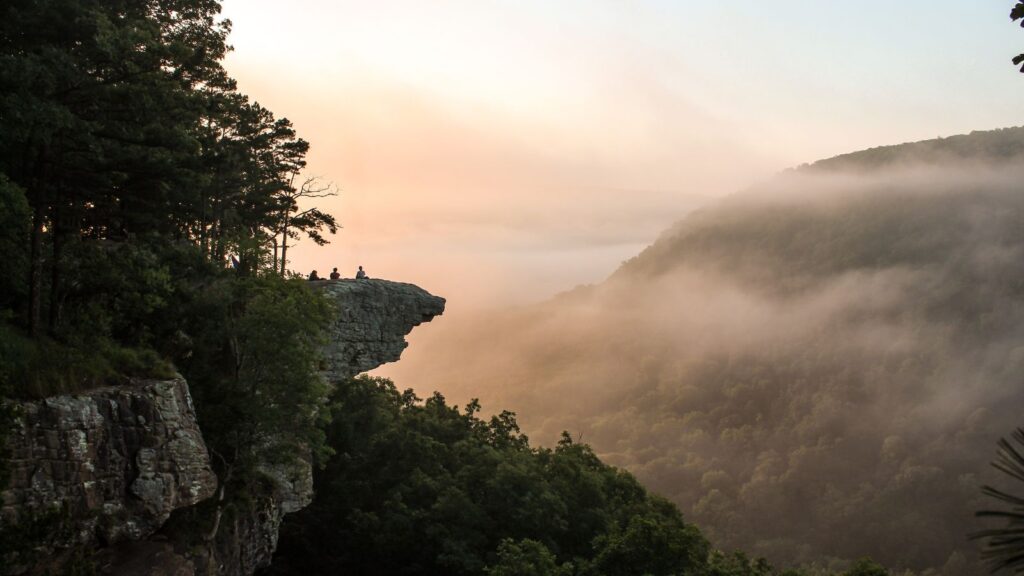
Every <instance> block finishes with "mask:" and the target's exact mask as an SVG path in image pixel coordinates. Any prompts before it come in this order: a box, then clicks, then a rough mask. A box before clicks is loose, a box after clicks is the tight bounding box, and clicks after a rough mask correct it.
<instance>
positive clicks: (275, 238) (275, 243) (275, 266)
mask: <svg viewBox="0 0 1024 576" xmlns="http://www.w3.org/2000/svg"><path fill="white" fill-rule="evenodd" d="M271 242H273V243H274V260H273V265H274V273H275V274H276V273H277V236H274V237H273V238H271Z"/></svg>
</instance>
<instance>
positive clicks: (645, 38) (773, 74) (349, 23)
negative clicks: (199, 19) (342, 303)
mask: <svg viewBox="0 0 1024 576" xmlns="http://www.w3.org/2000/svg"><path fill="white" fill-rule="evenodd" d="M725 4H728V6H726V5H725ZM764 4H765V3H760V2H738V3H722V2H717V1H713V0H692V1H678V2H657V1H649V2H613V1H598V0H594V1H585V2H584V1H576V0H573V1H568V0H567V1H564V2H511V1H507V2H499V1H491V0H478V1H465V2H456V1H446V2H391V1H382V2H348V1H342V2H330V1H326V0H295V1H292V2H288V3H282V2H271V1H270V0H227V1H226V2H224V8H225V16H227V17H228V18H230V19H231V20H232V21H233V22H234V32H233V34H232V36H231V39H230V41H231V43H232V44H233V45H234V46H235V52H233V53H232V54H231V55H230V56H229V58H228V60H227V67H228V70H229V71H230V72H231V73H232V74H233V75H234V76H235V77H236V78H237V79H238V80H239V87H240V89H241V90H242V91H243V92H245V93H247V94H249V95H250V96H252V97H253V98H254V99H255V100H257V101H259V102H260V103H261V104H263V105H265V106H267V107H269V108H270V109H271V110H273V111H274V112H275V113H276V114H277V115H278V116H285V117H288V118H290V119H291V120H292V121H293V122H294V123H295V125H296V127H297V128H298V130H299V132H300V134H301V135H302V136H303V137H305V138H306V139H307V140H309V141H310V142H311V143H312V151H311V154H310V156H309V171H310V173H311V174H316V175H320V176H322V177H323V178H325V179H326V180H329V181H333V182H335V183H336V184H337V185H338V186H339V187H340V189H341V195H340V196H339V197H337V198H334V199H330V200H329V201H327V202H324V204H325V207H326V208H328V209H329V210H330V211H332V212H333V213H334V214H335V215H336V216H337V217H338V219H339V221H340V222H341V223H342V225H343V226H344V229H343V230H341V231H340V232H339V234H338V235H337V236H335V237H333V238H332V243H331V244H330V245H328V246H325V247H322V248H318V247H315V246H313V245H312V244H311V243H308V242H307V243H304V244H302V245H300V246H299V247H298V249H296V250H295V251H294V252H292V253H291V255H292V256H293V257H294V259H293V261H292V267H293V268H294V269H296V270H300V271H303V272H308V271H309V270H310V269H311V268H316V269H318V270H319V271H320V272H321V274H323V273H325V272H327V271H329V269H330V268H331V267H333V266H338V267H339V268H340V270H341V272H342V273H343V274H345V275H351V274H352V273H353V271H354V270H355V267H356V266H357V265H359V264H362V265H363V266H365V267H366V268H367V270H368V271H369V272H370V274H371V275H373V276H376V277H385V278H389V279H393V280H402V281H409V282H414V283H417V284H420V285H422V286H424V287H425V288H427V289H429V290H431V291H432V292H435V293H437V294H440V295H443V296H446V297H447V298H448V299H449V310H460V309H470V308H478V307H483V308H486V307H492V306H503V305H507V304H508V303H523V302H529V301H533V300H538V299H542V298H545V297H547V296H549V295H550V294H553V293H555V292H558V291H561V290H565V289H569V288H571V287H573V286H574V285H576V284H580V283H590V282H597V281H600V280H601V279H603V278H604V277H605V276H607V275H608V274H609V273H610V272H611V271H612V270H614V268H615V267H616V266H617V265H618V263H619V262H620V261H621V260H623V259H626V258H628V257H630V256H632V255H635V254H636V253H637V252H639V251H640V250H641V249H642V248H643V247H644V246H645V245H646V244H648V243H650V242H651V241H652V240H653V239H654V238H655V237H656V236H657V235H658V233H660V232H661V231H662V230H663V229H664V228H666V227H667V226H668V225H670V224H671V223H672V222H673V221H674V220H676V219H678V218H679V217H680V216H682V215H683V214H685V213H686V211H688V210H690V209H692V208H693V207H694V206H696V205H698V204H699V203H700V202H702V201H704V199H706V198H709V197H715V196H720V195H722V194H726V193H729V192H731V191H734V190H736V189H738V188H740V187H743V186H745V185H748V184H750V183H751V182H753V181H754V180H757V179H760V178H764V177H767V176H768V175H770V174H772V173H774V172H775V171H777V170H780V169H782V168H785V167H787V166H789V165H792V164H796V163H799V162H804V161H811V160H814V159H817V158H820V157H825V156H829V155H833V154H836V153H841V152H845V151H851V150H855V149H859V148H865V147H869V146H873V145H879V144H887V143H895V142H902V141H907V140H916V139H922V138H929V137H934V136H938V135H949V134H954V133H959V132H965V131H970V130H972V129H987V128H994V127H999V126H1006V125H1014V124H1019V123H1021V122H1020V118H1021V114H1020V111H1019V110H1018V106H1016V105H1015V103H1016V102H1017V101H1019V98H1017V97H1016V96H1015V95H1019V94H1020V90H1021V89H1022V88H1024V85H1022V84H1020V83H1021V82H1024V79H1022V78H1018V77H1017V76H1016V75H1015V74H1014V72H1013V69H1012V67H1010V66H1009V65H1008V63H1007V60H1008V58H1009V56H1011V55H1012V54H1015V53H1016V52H1015V50H1016V48H1017V46H1016V44H1020V45H1021V46H1024V35H1020V34H1017V29H1016V28H1015V27H1014V26H1012V25H1010V23H1009V22H1008V19H1007V18H1006V14H1005V12H1007V11H1008V10H1009V4H1007V6H1006V8H1005V10H1004V9H1003V6H1002V4H1000V3H999V2H994V1H992V2H984V3H978V2H976V1H972V2H967V1H966V0H965V1H963V2H957V1H952V0H947V1H942V2H934V1H932V2H925V1H924V0H909V1H907V2H904V3H900V4H899V5H898V6H895V7H894V6H893V5H892V3H891V2H881V1H880V0H869V1H866V2H862V3H859V4H858V5H857V6H854V7H850V5H849V3H839V2H827V1H826V2H821V1H816V2H810V1H798V0H782V1H780V2H777V3H770V4H771V6H770V7H768V6H765V5H764ZM982 4H991V6H981V5H982ZM926 8H927V10H926ZM983 8H984V9H983Z"/></svg>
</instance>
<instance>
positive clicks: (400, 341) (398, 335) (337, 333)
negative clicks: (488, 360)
mask: <svg viewBox="0 0 1024 576" xmlns="http://www.w3.org/2000/svg"><path fill="white" fill-rule="evenodd" d="M314 286H315V287H316V288H318V289H320V290H321V291H322V292H323V293H324V294H325V295H327V297H328V298H329V299H330V300H331V301H332V302H333V303H334V304H335V306H336V308H337V315H336V316H335V318H334V320H333V322H332V324H331V329H330V337H331V340H330V343H329V344H328V345H327V347H326V349H325V350H324V361H325V366H324V370H323V372H324V376H325V377H326V378H327V380H328V381H330V382H338V381H341V380H346V379H348V378H351V377H353V376H355V375H357V374H361V373H363V372H367V371H369V370H373V369H374V368H377V367H378V366H380V365H382V364H386V363H388V362H395V361H396V360H398V359H399V357H401V355H402V351H403V350H405V348H406V346H408V345H409V344H408V343H407V342H406V341H405V336H406V335H407V334H409V332H411V331H412V329H413V328H415V327H416V326H419V325H420V324H422V323H423V322H430V320H431V319H432V318H434V316H439V315H440V314H441V313H443V312H444V304H445V301H444V298H441V297H439V296H434V295H432V294H430V293H429V292H427V291H426V290H424V289H422V288H420V287H419V286H415V285H413V284H405V283H402V282H389V281H387V280H326V281H321V282H315V283H314Z"/></svg>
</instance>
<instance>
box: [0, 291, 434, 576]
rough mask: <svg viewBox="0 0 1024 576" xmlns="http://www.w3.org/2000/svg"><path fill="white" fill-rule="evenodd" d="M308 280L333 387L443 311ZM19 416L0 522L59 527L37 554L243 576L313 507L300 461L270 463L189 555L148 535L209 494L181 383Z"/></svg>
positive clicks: (119, 570) (168, 539) (94, 396)
mask: <svg viewBox="0 0 1024 576" xmlns="http://www.w3.org/2000/svg"><path fill="white" fill-rule="evenodd" d="M311 285H312V286H313V287H314V288H315V289H318V290H321V291H322V293H323V294H324V295H326V296H327V298H328V299H329V300H330V301H331V302H332V304H333V305H334V310H335V316H334V318H332V319H331V328H330V339H329V342H328V343H327V345H326V346H325V349H324V364H323V366H322V371H323V374H324V377H325V378H326V379H327V380H328V381H329V382H332V383H338V382H341V381H344V380H346V379H348V378H351V377H353V376H355V375H357V374H360V373H362V372H366V371H368V370H372V369H374V368H376V367H378V366H380V365H382V364H385V363H387V362H393V361H395V360H398V359H399V357H400V356H401V354H402V351H403V350H404V349H405V348H406V346H408V344H407V343H406V341H405V336H406V335H407V334H409V332H411V331H412V329H413V328H414V327H415V326H417V325H419V324H421V323H423V322H429V321H430V320H431V319H432V318H434V317H435V316H437V315H439V314H441V313H442V312H443V311H444V305H445V301H444V299H443V298H439V297H437V296H433V295H431V294H430V293H428V292H426V291H425V290H423V289H421V288H419V287H417V286H414V285H412V284H404V283H400V282H389V281H386V280H333V281H322V282H315V283H312V284H311ZM20 409H21V412H22V415H21V416H20V418H19V422H18V427H17V429H16V430H15V432H14V434H13V437H12V438H11V439H10V444H11V448H12V456H13V460H12V465H13V475H12V481H11V483H10V485H9V487H8V489H7V490H5V491H4V492H3V493H2V498H3V499H2V504H3V507H2V510H0V522H2V524H0V526H4V525H12V524H13V523H15V522H17V523H18V525H19V528H20V527H21V526H22V523H23V522H24V521H26V520H27V519H30V518H36V517H39V518H44V517H45V518H44V520H46V521H51V520H53V521H55V522H56V523H57V524H59V529H57V528H47V533H51V534H53V537H52V538H51V540H50V541H49V542H47V543H45V545H42V546H40V548H39V550H38V551H39V553H40V555H42V556H45V555H48V554H52V553H53V552H54V551H55V550H62V549H65V550H66V549H68V548H69V547H71V546H74V545H76V544H84V545H103V546H105V549H104V550H103V551H102V552H101V553H100V554H99V555H98V556H96V557H95V558H94V559H93V560H94V561H95V563H96V564H97V567H98V568H99V569H100V571H101V572H102V573H104V574H117V575H120V576H170V575H173V576H194V575H195V574H220V575H226V576H249V575H251V574H252V573H253V572H254V571H256V570H258V569H259V568H261V567H264V566H266V565H268V564H269V562H270V559H271V557H272V556H273V553H274V549H275V547H276V546H277V531H278V527H279V526H280V525H281V521H282V520H283V518H284V516H285V515H286V514H289V513H291V512H295V511H297V510H300V509H302V508H303V507H305V506H307V505H308V504H309V503H310V502H311V501H312V497H313V477H312V469H311V467H310V466H309V465H308V464H307V465H301V464H298V465H295V464H292V465H289V466H287V467H282V466H280V465H271V464H267V466H265V467H264V468H263V470H262V477H261V478H260V479H259V480H258V481H256V480H254V481H253V484H254V486H253V493H252V494H251V495H250V497H249V498H248V499H246V500H245V501H244V502H237V503H235V504H233V506H232V510H231V514H230V517H228V518H227V519H226V520H225V521H224V524H223V525H222V526H221V529H220V530H219V531H218V536H217V539H216V542H214V544H213V547H212V549H208V550H199V549H193V548H191V547H189V546H188V545H185V544H184V543H183V542H182V541H179V539H178V536H180V535H179V534H167V533H166V531H162V532H161V533H159V534H157V535H156V536H154V537H153V538H150V539H148V540H147V539H146V538H147V537H148V536H150V535H152V534H153V533H154V532H155V531H157V530H158V529H159V528H160V527H161V525H162V524H163V523H164V522H165V521H166V520H167V519H168V517H169V515H170V514H171V512H172V511H173V510H174V509H176V508H183V507H187V506H192V505H194V504H196V503H198V502H199V501H201V500H203V499H205V498H207V497H209V496H211V495H213V493H214V491H215V489H216V488H217V479H216V477H215V476H214V474H213V472H212V470H211V468H210V460H209V456H208V454H207V448H206V445H205V444H204V442H203V439H202V436H201V434H200V431H199V428H198V426H197V425H196V419H195V413H194V410H193V408H192V400H191V397H190V396H189V391H188V387H187V385H186V384H185V381H184V380H182V379H180V378H179V379H175V380H169V381H136V382H132V383H131V384H130V385H128V386H121V387H112V388H103V389H99V390H95V391H92V392H89V393H87V394H81V395H75V396H57V397H52V398H47V399H45V400H40V401H37V402H26V403H23V404H22V405H21V406H20ZM257 485H258V486H257ZM47 515H49V516H47ZM55 526H56V524H55ZM32 560H33V561H34V562H35V563H37V564H38V561H39V558H38V557H37V558H34V559H32ZM24 564H25V565H23V566H20V567H14V566H8V567H0V574H4V573H9V574H17V573H19V572H22V571H24V569H25V568H27V564H28V563H27V562H25V563H24ZM5 571H6V572H5Z"/></svg>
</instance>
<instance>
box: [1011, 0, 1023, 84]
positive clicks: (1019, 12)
mask: <svg viewBox="0 0 1024 576" xmlns="http://www.w3.org/2000/svg"><path fill="white" fill-rule="evenodd" d="M1021 19H1024V2H1017V4H1016V5H1015V6H1014V7H1013V9H1012V10H1010V20H1013V21H1014V22H1016V21H1017V20H1021ZM1020 26H1021V28H1024V21H1021V23H1020ZM1013 63H1014V65H1016V66H1020V71H1021V72H1024V54H1018V55H1016V56H1014V57H1013Z"/></svg>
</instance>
